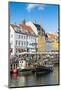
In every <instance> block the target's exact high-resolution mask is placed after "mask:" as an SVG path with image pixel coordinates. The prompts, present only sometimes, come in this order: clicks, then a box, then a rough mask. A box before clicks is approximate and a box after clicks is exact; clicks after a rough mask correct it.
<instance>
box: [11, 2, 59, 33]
mask: <svg viewBox="0 0 61 90" xmlns="http://www.w3.org/2000/svg"><path fill="white" fill-rule="evenodd" d="M9 13H10V23H11V24H12V23H13V24H14V23H16V24H20V23H21V22H22V21H23V20H24V19H25V20H26V21H32V22H34V21H35V20H36V23H38V24H41V25H42V27H43V28H44V29H45V31H46V32H52V33H54V32H57V31H58V5H47V4H31V3H18V2H10V3H9Z"/></svg>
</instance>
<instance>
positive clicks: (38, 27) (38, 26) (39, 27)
mask: <svg viewBox="0 0 61 90" xmlns="http://www.w3.org/2000/svg"><path fill="white" fill-rule="evenodd" d="M34 25H35V26H36V27H37V30H38V31H40V29H42V31H43V32H45V31H44V29H43V28H42V27H41V26H40V25H39V24H36V23H34Z"/></svg>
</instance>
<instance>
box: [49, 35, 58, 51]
mask: <svg viewBox="0 0 61 90" xmlns="http://www.w3.org/2000/svg"><path fill="white" fill-rule="evenodd" d="M48 37H49V38H50V39H51V40H52V42H51V46H52V51H58V49H59V48H58V47H59V43H58V35H57V34H49V35H48Z"/></svg>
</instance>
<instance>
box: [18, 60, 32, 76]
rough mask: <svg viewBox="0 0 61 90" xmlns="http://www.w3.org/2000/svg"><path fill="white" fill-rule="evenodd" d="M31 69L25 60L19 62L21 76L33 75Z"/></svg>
mask: <svg viewBox="0 0 61 90" xmlns="http://www.w3.org/2000/svg"><path fill="white" fill-rule="evenodd" d="M31 72H32V71H31V68H30V67H29V66H28V63H27V62H26V61H25V60H20V61H19V68H18V73H19V74H20V75H28V74H31Z"/></svg>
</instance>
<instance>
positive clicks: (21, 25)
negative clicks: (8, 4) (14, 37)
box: [19, 24, 32, 31]
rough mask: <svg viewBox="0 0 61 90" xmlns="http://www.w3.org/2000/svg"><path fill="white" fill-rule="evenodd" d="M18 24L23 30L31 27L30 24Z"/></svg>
mask: <svg viewBox="0 0 61 90" xmlns="http://www.w3.org/2000/svg"><path fill="white" fill-rule="evenodd" d="M19 26H20V27H22V29H24V30H30V31H32V28H31V27H30V26H27V25H26V24H19Z"/></svg>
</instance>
